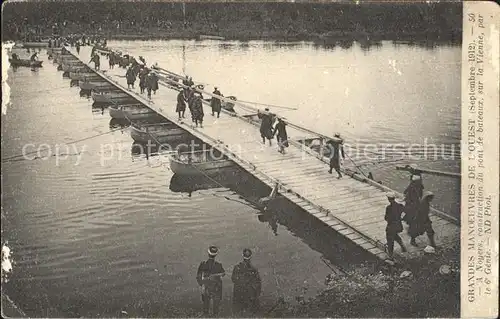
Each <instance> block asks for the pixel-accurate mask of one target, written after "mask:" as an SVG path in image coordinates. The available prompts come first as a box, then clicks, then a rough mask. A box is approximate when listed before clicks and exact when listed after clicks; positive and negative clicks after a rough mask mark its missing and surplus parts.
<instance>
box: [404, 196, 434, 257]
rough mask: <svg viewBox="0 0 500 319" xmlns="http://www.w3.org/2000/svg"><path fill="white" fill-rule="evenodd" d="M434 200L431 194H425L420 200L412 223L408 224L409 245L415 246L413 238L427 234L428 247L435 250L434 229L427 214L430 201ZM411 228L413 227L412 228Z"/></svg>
mask: <svg viewBox="0 0 500 319" xmlns="http://www.w3.org/2000/svg"><path fill="white" fill-rule="evenodd" d="M433 199H434V194H433V193H432V192H425V193H424V196H422V199H421V200H420V205H419V207H418V210H417V215H416V216H415V218H414V220H413V223H412V224H410V236H411V241H410V243H411V244H412V245H413V246H417V243H416V241H415V238H417V237H418V236H420V235H423V234H424V233H427V237H428V238H429V245H430V246H432V247H433V248H436V242H435V241H434V234H435V232H434V229H433V228H432V221H431V219H430V218H429V213H430V209H431V201H432V200H433ZM412 226H413V227H412Z"/></svg>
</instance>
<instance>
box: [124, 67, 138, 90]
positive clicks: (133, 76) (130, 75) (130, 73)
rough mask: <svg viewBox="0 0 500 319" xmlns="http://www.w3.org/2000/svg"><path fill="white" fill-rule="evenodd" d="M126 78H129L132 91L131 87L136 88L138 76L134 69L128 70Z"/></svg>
mask: <svg viewBox="0 0 500 319" xmlns="http://www.w3.org/2000/svg"><path fill="white" fill-rule="evenodd" d="M125 77H126V78H127V86H128V89H129V90H130V87H132V88H134V83H135V79H136V74H135V72H134V70H133V69H132V67H129V68H128V69H127V73H126V74H125Z"/></svg>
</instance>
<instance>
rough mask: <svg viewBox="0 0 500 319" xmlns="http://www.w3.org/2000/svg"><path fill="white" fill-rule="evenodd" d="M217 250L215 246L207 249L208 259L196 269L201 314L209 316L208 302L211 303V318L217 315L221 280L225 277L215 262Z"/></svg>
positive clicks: (219, 264) (219, 265)
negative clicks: (201, 302) (201, 305)
mask: <svg viewBox="0 0 500 319" xmlns="http://www.w3.org/2000/svg"><path fill="white" fill-rule="evenodd" d="M218 252H219V249H218V248H217V247H215V246H210V247H209V248H208V259H207V260H206V261H202V262H201V263H200V266H199V267H198V272H197V274H196V280H197V281H198V285H200V287H201V290H202V292H201V300H202V301H203V314H204V315H205V316H207V317H208V316H209V313H210V301H213V316H214V317H217V315H218V314H219V305H220V301H221V299H222V279H221V277H224V276H225V275H226V272H225V270H224V268H223V267H222V264H221V263H219V262H217V261H215V257H216V256H217V253H218Z"/></svg>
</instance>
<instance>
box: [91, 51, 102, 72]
mask: <svg viewBox="0 0 500 319" xmlns="http://www.w3.org/2000/svg"><path fill="white" fill-rule="evenodd" d="M90 62H94V65H95V69H96V70H99V69H100V65H101V59H100V58H99V55H98V54H94V55H93V56H92V58H91V59H90ZM90 62H89V63H90Z"/></svg>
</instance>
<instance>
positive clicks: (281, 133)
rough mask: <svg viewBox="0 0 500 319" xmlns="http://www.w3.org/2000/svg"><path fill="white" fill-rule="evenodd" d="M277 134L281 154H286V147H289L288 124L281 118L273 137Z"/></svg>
mask: <svg viewBox="0 0 500 319" xmlns="http://www.w3.org/2000/svg"><path fill="white" fill-rule="evenodd" d="M276 133H278V135H276V139H277V140H278V147H279V152H280V153H281V154H285V147H288V134H287V133H286V123H285V122H284V121H283V119H281V118H280V119H278V124H276V127H275V128H274V131H273V136H274V135H275V134H276Z"/></svg>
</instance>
